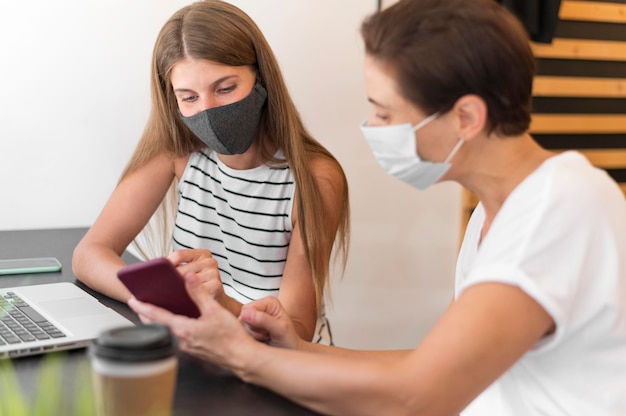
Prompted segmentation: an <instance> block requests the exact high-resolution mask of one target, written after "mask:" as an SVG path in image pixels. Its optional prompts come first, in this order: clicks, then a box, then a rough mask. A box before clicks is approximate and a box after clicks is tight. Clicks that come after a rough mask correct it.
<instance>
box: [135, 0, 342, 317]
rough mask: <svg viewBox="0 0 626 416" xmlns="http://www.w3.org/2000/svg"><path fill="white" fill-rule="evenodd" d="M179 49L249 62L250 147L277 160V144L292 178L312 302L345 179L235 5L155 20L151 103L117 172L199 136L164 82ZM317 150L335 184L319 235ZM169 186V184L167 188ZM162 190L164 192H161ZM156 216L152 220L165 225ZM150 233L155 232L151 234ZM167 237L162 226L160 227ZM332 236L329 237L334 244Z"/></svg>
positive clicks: (176, 151)
mask: <svg viewBox="0 0 626 416" xmlns="http://www.w3.org/2000/svg"><path fill="white" fill-rule="evenodd" d="M185 57H192V58H194V59H205V60H209V61H213V62H218V63H221V64H224V65H229V66H251V67H252V68H254V69H255V70H256V72H257V77H258V79H259V82H261V83H262V84H263V85H264V87H265V88H266V90H267V93H268V94H267V95H268V97H267V102H266V105H265V107H264V108H263V112H262V115H261V121H260V124H259V133H258V134H257V137H256V139H255V140H257V144H258V145H257V149H259V154H260V157H261V159H262V160H263V161H264V162H265V163H269V164H271V163H280V162H281V161H278V160H276V159H275V158H274V155H273V154H271V153H270V149H280V150H281V151H282V153H283V154H284V156H285V159H286V161H287V163H288V165H289V167H290V169H291V170H292V172H293V175H294V179H295V183H296V190H297V196H296V208H297V212H298V218H299V227H300V233H301V235H302V239H303V243H304V247H305V250H306V255H307V258H308V261H309V264H310V266H311V269H312V274H313V281H314V282H313V283H314V285H315V292H316V298H317V302H318V305H319V304H320V302H321V301H322V298H323V294H324V290H325V288H326V287H327V286H328V276H329V269H330V260H331V253H332V251H333V246H334V247H335V249H336V250H335V255H339V254H340V255H341V259H342V264H343V265H344V266H345V261H346V258H347V251H348V241H349V233H350V230H349V228H350V225H349V224H350V218H349V208H350V207H349V199H348V183H347V181H346V177H345V174H344V172H343V170H342V168H341V166H340V165H339V163H338V162H337V160H336V159H335V158H334V157H333V155H332V154H331V153H330V152H329V151H328V150H326V149H325V148H324V147H323V146H322V145H321V144H320V143H319V142H317V141H316V140H315V139H314V138H313V137H312V136H311V135H310V134H309V133H308V131H307V130H306V129H305V127H304V125H303V123H302V120H301V118H300V115H299V113H298V111H297V109H296V107H295V105H294V103H293V101H292V100H291V97H290V96H289V93H288V91H287V87H286V85H285V82H284V79H283V76H282V73H281V71H280V68H279V66H278V62H277V61H276V58H275V56H274V54H273V52H272V50H271V48H270V46H269V44H268V43H267V41H266V39H265V37H264V36H263V34H262V33H261V31H260V30H259V28H258V27H257V25H256V24H255V23H254V22H253V21H252V19H250V17H249V16H248V15H246V14H245V13H244V12H243V11H241V10H240V9H238V8H237V7H235V6H233V5H231V4H229V3H226V2H222V1H219V0H206V1H200V2H197V3H193V4H191V5H189V6H187V7H184V8H182V9H181V10H179V11H178V12H176V13H175V14H174V15H173V16H172V17H171V18H170V19H169V20H168V21H167V22H166V23H165V25H164V26H163V28H162V29H161V32H160V33H159V36H158V38H157V41H156V43H155V46H154V50H153V58H152V73H151V93H152V110H151V113H150V117H149V120H148V123H147V125H146V128H145V131H144V133H143V135H142V137H141V140H140V142H139V144H138V146H137V148H136V150H135V153H134V154H133V157H132V158H131V160H130V162H129V164H128V165H127V167H126V169H125V171H124V174H123V176H125V175H127V174H128V173H130V172H132V171H134V170H135V169H137V168H138V167H140V166H142V165H144V164H145V163H146V162H148V161H149V160H150V159H152V158H153V157H155V156H156V155H157V154H160V153H163V152H167V153H170V154H172V155H173V156H177V157H183V156H186V155H188V154H190V153H193V152H195V151H198V150H200V149H201V148H202V147H204V144H203V143H202V142H201V141H200V140H199V139H197V138H196V137H195V136H194V135H193V133H191V131H190V130H189V129H187V127H186V126H185V125H184V124H183V123H182V122H181V121H180V119H179V116H178V106H177V102H176V97H175V96H174V92H173V88H172V85H171V82H170V71H171V70H172V68H173V67H174V65H175V64H176V63H177V62H179V61H180V60H182V59H184V58H185ZM316 158H323V159H326V160H328V161H331V162H332V163H333V164H334V165H335V166H336V168H337V171H338V172H340V173H341V178H342V180H343V184H342V185H343V189H344V190H345V192H344V193H343V196H342V201H341V211H340V217H339V224H338V228H337V232H336V234H335V235H324V233H322V230H325V227H324V226H323V225H324V223H325V215H324V206H323V204H322V198H321V195H320V190H319V188H318V186H317V182H316V179H315V178H314V177H313V174H312V173H311V171H310V169H309V168H308V162H309V161H310V160H312V159H316ZM170 189H171V190H174V188H173V187H172V188H170ZM167 199H168V198H166V200H167ZM166 200H164V203H163V204H162V206H161V209H164V208H165V211H163V212H162V214H163V216H165V217H167V218H173V212H171V211H172V206H171V205H168V202H167V201H166ZM166 223H167V221H160V222H159V225H158V226H157V227H160V228H161V230H160V231H161V232H160V234H161V235H163V233H164V231H165V230H163V228H162V227H165V226H166ZM158 234H159V233H156V234H155V235H158ZM166 235H167V237H168V238H169V237H171V233H169V229H167V233H166ZM335 243H336V244H335Z"/></svg>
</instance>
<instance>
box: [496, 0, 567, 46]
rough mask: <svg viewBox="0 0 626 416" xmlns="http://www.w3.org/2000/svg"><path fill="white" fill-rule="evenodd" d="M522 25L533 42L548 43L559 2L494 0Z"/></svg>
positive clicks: (550, 40)
mask: <svg viewBox="0 0 626 416" xmlns="http://www.w3.org/2000/svg"><path fill="white" fill-rule="evenodd" d="M496 1H497V2H498V3H500V4H502V5H503V6H504V7H506V8H507V9H509V10H511V11H512V12H513V13H514V14H515V15H516V16H517V17H518V18H519V19H520V20H521V21H522V23H523V24H524V27H525V28H526V30H527V31H528V35H529V36H530V38H531V39H532V40H533V41H535V42H542V43H550V42H552V38H553V37H554V30H555V29H556V23H557V21H558V20H559V7H560V6H561V0H496Z"/></svg>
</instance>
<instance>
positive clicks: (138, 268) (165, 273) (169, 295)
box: [117, 257, 200, 318]
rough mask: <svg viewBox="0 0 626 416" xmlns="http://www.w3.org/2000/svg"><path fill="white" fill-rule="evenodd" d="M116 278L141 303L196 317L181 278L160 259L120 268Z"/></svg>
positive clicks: (171, 266) (172, 267) (194, 305)
mask: <svg viewBox="0 0 626 416" xmlns="http://www.w3.org/2000/svg"><path fill="white" fill-rule="evenodd" d="M117 277H119V279H120V280H121V281H122V283H124V285H125V286H126V287H127V288H128V290H130V292H131V293H132V294H133V295H134V296H135V297H136V298H137V299H138V300H140V301H142V302H147V303H152V304H153V305H157V306H160V307H161V308H164V309H167V310H169V311H170V312H173V313H175V314H177V315H185V316H189V317H191V318H197V317H199V316H200V311H199V310H198V307H197V306H196V304H195V303H194V302H193V300H192V299H191V298H190V297H189V294H188V293H187V289H186V288H185V281H184V280H183V277H182V276H181V275H180V273H178V271H177V270H176V268H175V267H174V265H173V264H172V263H170V261H169V260H168V259H166V258H164V257H159V258H156V259H152V260H148V261H145V262H142V263H134V264H131V265H128V266H125V267H122V268H121V269H120V270H118V272H117Z"/></svg>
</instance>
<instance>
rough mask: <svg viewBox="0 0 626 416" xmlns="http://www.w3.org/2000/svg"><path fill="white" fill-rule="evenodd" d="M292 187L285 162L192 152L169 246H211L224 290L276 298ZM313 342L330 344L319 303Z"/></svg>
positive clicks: (244, 297) (246, 298) (240, 297)
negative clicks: (239, 164) (229, 159)
mask: <svg viewBox="0 0 626 416" xmlns="http://www.w3.org/2000/svg"><path fill="white" fill-rule="evenodd" d="M276 156H277V157H278V158H282V154H277V155H276ZM294 191H295V183H294V180H293V176H292V173H291V170H290V169H289V168H288V167H287V166H285V167H278V168H275V167H269V166H267V165H262V166H259V167H256V168H254V169H249V170H235V169H231V168H229V167H228V166H226V165H224V164H223V163H222V162H221V161H220V160H219V159H218V157H217V155H216V154H215V152H214V151H212V150H210V149H204V150H202V151H200V152H196V153H193V154H192V155H191V156H190V157H189V162H188V163H187V167H186V168H185V172H184V173H183V176H182V178H181V180H180V182H179V184H178V211H177V213H176V221H175V225H174V233H173V237H172V238H173V244H172V245H173V249H174V250H180V249H194V248H206V249H208V250H210V251H211V253H213V257H214V258H215V259H216V260H217V262H218V266H219V270H220V276H221V280H222V284H223V285H224V292H225V293H226V294H227V295H229V296H230V297H232V298H233V299H236V300H237V301H239V302H240V303H242V304H244V303H248V302H250V301H251V300H256V299H260V298H263V297H265V296H278V290H279V288H280V281H281V279H282V275H283V270H284V268H285V262H286V260H287V250H288V248H289V242H290V241H291V232H292V219H291V212H292V207H293V198H294ZM313 341H314V342H318V343H322V344H327V345H328V344H330V345H332V335H331V332H330V325H329V322H328V319H327V318H326V314H325V312H324V308H323V307H322V310H321V311H320V314H319V317H318V320H317V326H316V328H315V334H314V336H313Z"/></svg>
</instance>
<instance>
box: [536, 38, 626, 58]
mask: <svg viewBox="0 0 626 416" xmlns="http://www.w3.org/2000/svg"><path fill="white" fill-rule="evenodd" d="M531 47H532V49H533V53H534V54H535V56H536V57H537V58H562V59H589V60H598V61H623V60H624V57H626V42H619V41H608V40H607V41H602V40H584V39H554V41H553V42H552V44H550V45H546V44H539V43H532V44H531Z"/></svg>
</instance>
